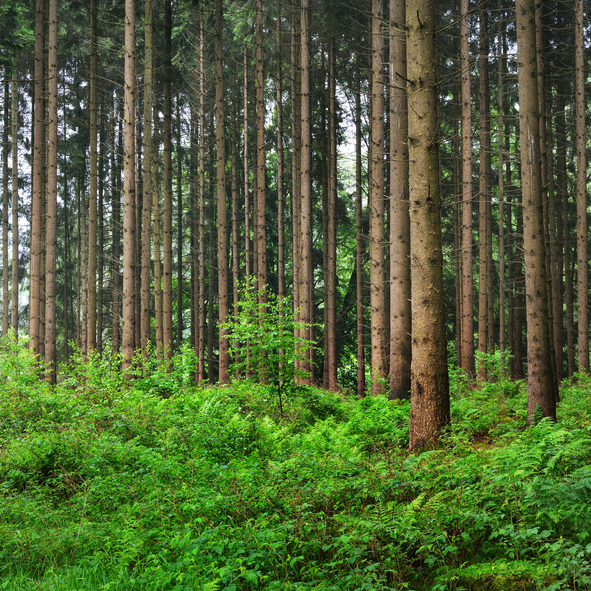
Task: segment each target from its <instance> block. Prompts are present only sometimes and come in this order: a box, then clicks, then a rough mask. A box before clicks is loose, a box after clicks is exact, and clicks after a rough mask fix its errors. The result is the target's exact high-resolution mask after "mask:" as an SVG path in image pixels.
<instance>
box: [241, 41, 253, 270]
mask: <svg viewBox="0 0 591 591" xmlns="http://www.w3.org/2000/svg"><path fill="white" fill-rule="evenodd" d="M243 68H244V129H243V132H244V153H243V159H244V274H245V275H246V276H247V277H248V276H249V275H250V273H251V270H252V266H251V264H250V195H249V187H250V178H249V174H248V46H247V44H246V43H245V44H244V64H243Z"/></svg>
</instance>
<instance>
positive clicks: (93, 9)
mask: <svg viewBox="0 0 591 591" xmlns="http://www.w3.org/2000/svg"><path fill="white" fill-rule="evenodd" d="M97 44H98V34H97V0H91V3H90V109H89V110H90V192H89V194H88V329H87V335H86V338H87V341H86V349H87V351H89V352H90V351H92V350H93V349H96V257H97V250H96V238H97V217H96V216H97V194H98V117H97V113H98V103H97V85H98V46H97Z"/></svg>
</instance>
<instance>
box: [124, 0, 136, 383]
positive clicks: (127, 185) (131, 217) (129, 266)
mask: <svg viewBox="0 0 591 591" xmlns="http://www.w3.org/2000/svg"><path fill="white" fill-rule="evenodd" d="M134 123H135V0H125V84H124V117H123V126H124V129H123V132H124V133H123V138H124V139H123V334H122V343H121V344H122V352H123V357H122V367H123V371H124V372H125V371H126V370H127V369H128V368H129V367H130V366H131V362H132V359H133V351H134V349H135V326H134V325H135V301H134V291H135V252H134V251H135V125H134Z"/></svg>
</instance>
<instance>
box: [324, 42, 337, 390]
mask: <svg viewBox="0 0 591 591" xmlns="http://www.w3.org/2000/svg"><path fill="white" fill-rule="evenodd" d="M335 62H336V49H335V38H334V34H331V36H330V39H329V46H328V148H329V149H328V155H329V159H328V216H327V218H328V219H327V222H328V228H327V230H328V232H327V238H328V244H327V269H326V277H327V279H328V285H327V286H326V288H327V291H328V293H327V304H328V307H327V310H326V313H327V325H326V331H325V332H326V339H327V352H328V358H327V359H326V361H325V363H326V366H327V376H328V389H329V390H331V391H333V392H336V390H337V389H338V387H339V385H338V382H337V363H338V361H337V314H336V310H337V212H336V210H337V182H338V178H337V112H336V110H337V104H336V103H337V98H336V73H335Z"/></svg>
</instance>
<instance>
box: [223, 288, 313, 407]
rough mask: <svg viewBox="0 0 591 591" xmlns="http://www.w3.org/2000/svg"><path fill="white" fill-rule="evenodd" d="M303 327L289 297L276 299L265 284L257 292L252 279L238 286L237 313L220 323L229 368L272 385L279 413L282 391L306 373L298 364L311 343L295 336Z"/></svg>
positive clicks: (302, 377)
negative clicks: (225, 338)
mask: <svg viewBox="0 0 591 591" xmlns="http://www.w3.org/2000/svg"><path fill="white" fill-rule="evenodd" d="M304 328H306V325H304V324H302V323H299V322H296V321H295V319H294V314H293V305H292V303H291V300H290V299H289V298H284V299H279V297H278V296H276V295H275V294H273V293H271V292H270V291H269V290H268V289H267V287H266V286H263V287H262V288H261V289H259V290H258V291H257V290H256V289H255V285H254V280H253V279H252V278H247V279H246V282H245V283H243V284H242V285H241V289H240V300H239V311H238V313H237V314H235V315H234V316H231V317H230V320H229V321H228V322H226V323H224V324H222V325H221V330H223V331H225V332H226V333H227V335H228V340H229V341H230V344H231V346H230V349H231V354H232V355H233V358H234V361H233V363H232V366H231V371H232V372H233V373H234V374H235V375H240V376H246V375H251V376H253V377H254V378H255V379H256V380H257V381H258V382H260V383H263V384H272V385H274V386H275V388H276V391H277V399H278V403H279V407H280V412H281V413H283V393H284V392H286V391H287V392H289V391H291V390H292V389H293V386H294V380H295V379H296V378H299V379H305V378H307V377H308V375H309V374H308V373H307V372H305V371H303V370H302V369H301V368H300V367H299V366H298V363H297V362H298V361H303V360H304V354H305V352H306V350H307V349H308V348H309V347H311V346H312V345H311V343H310V342H309V341H308V340H307V339H304V338H301V337H298V336H296V331H297V330H300V329H304Z"/></svg>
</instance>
